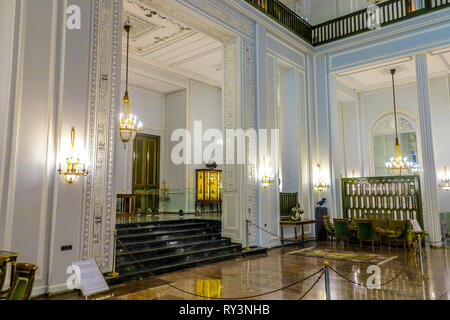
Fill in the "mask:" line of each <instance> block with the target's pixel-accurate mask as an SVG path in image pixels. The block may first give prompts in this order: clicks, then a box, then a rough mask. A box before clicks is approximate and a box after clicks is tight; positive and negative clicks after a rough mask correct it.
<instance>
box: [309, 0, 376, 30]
mask: <svg viewBox="0 0 450 320" xmlns="http://www.w3.org/2000/svg"><path fill="white" fill-rule="evenodd" d="M368 5H369V3H368V2H367V1H366V0H311V21H310V22H311V24H313V25H315V24H320V23H322V22H326V21H330V20H333V19H336V18H337V17H341V16H344V15H346V14H349V13H352V12H355V11H358V10H361V9H364V8H367V6H368Z"/></svg>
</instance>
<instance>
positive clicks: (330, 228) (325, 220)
mask: <svg viewBox="0 0 450 320" xmlns="http://www.w3.org/2000/svg"><path fill="white" fill-rule="evenodd" d="M323 224H324V226H325V230H326V232H327V240H332V241H333V239H334V226H333V224H332V223H331V222H330V216H323Z"/></svg>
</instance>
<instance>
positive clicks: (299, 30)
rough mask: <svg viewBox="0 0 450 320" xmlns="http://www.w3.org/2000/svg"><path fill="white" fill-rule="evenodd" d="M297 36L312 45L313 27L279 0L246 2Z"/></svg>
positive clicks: (249, 0) (252, 0) (248, 0)
mask: <svg viewBox="0 0 450 320" xmlns="http://www.w3.org/2000/svg"><path fill="white" fill-rule="evenodd" d="M246 1H247V2H250V3H251V4H253V5H254V6H256V7H257V8H259V9H260V10H262V11H264V12H265V13H266V14H267V15H269V16H270V17H272V18H273V19H274V20H276V21H277V22H278V23H280V24H282V25H283V26H285V27H286V28H288V29H290V30H291V31H292V32H294V33H295V34H296V35H298V36H300V37H302V38H303V39H304V40H306V41H308V42H309V43H311V41H312V38H311V36H312V32H311V31H312V26H311V25H310V24H309V23H307V22H306V21H304V20H303V19H302V18H300V17H299V16H298V15H297V14H296V13H295V12H293V11H292V10H291V9H289V8H288V7H286V6H285V5H284V4H282V3H281V2H280V1H278V0H246Z"/></svg>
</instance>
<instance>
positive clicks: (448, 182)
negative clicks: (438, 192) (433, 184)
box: [439, 167, 450, 191]
mask: <svg viewBox="0 0 450 320" xmlns="http://www.w3.org/2000/svg"><path fill="white" fill-rule="evenodd" d="M439 188H442V189H444V190H445V191H450V177H449V175H448V174H447V167H444V172H443V174H442V175H441V182H440V183H439Z"/></svg>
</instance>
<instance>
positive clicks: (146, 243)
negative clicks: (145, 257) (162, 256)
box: [117, 232, 221, 250]
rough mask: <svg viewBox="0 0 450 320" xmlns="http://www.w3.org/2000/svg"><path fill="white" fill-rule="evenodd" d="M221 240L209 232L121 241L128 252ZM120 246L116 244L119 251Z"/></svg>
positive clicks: (217, 235) (215, 234) (218, 235)
mask: <svg viewBox="0 0 450 320" xmlns="http://www.w3.org/2000/svg"><path fill="white" fill-rule="evenodd" d="M220 238H221V236H220V233H218V232H211V233H205V234H194V235H185V236H178V237H170V238H164V239H154V240H141V241H121V242H122V243H123V244H124V245H125V247H126V248H127V249H128V250H135V249H137V248H136V247H140V248H150V247H153V248H154V247H155V246H158V245H164V243H165V244H167V245H175V244H177V245H178V244H180V243H186V242H189V241H192V240H219V239H220ZM121 248H122V246H121V244H120V243H117V249H118V250H119V249H121Z"/></svg>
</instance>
